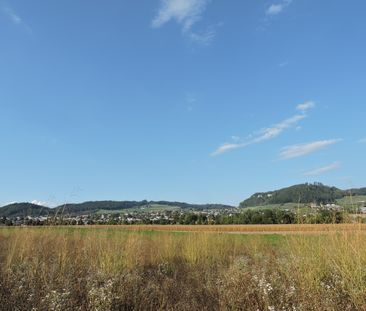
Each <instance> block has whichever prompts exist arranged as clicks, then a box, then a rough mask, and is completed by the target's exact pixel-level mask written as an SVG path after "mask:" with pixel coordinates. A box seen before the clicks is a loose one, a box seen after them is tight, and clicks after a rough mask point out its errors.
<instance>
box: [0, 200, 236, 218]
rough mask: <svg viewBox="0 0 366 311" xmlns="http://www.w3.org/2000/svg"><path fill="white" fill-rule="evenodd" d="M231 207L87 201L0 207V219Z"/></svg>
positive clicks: (166, 202)
mask: <svg viewBox="0 0 366 311" xmlns="http://www.w3.org/2000/svg"><path fill="white" fill-rule="evenodd" d="M231 208H234V207H233V206H229V205H222V204H189V203H184V202H170V201H146V200H144V201H89V202H83V203H68V204H63V205H60V206H58V207H56V208H49V207H45V206H40V205H35V204H32V203H13V204H9V205H6V206H3V207H0V217H18V216H19V217H25V216H33V217H35V216H46V215H55V214H56V215H61V214H62V215H73V216H74V215H81V214H96V213H100V212H103V213H113V212H116V213H120V212H122V211H124V210H140V211H141V212H148V211H156V210H158V209H161V210H166V209H174V210H176V209H182V210H207V209H231Z"/></svg>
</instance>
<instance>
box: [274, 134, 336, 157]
mask: <svg viewBox="0 0 366 311" xmlns="http://www.w3.org/2000/svg"><path fill="white" fill-rule="evenodd" d="M340 141H342V139H330V140H319V141H314V142H311V143H306V144H299V145H293V146H288V147H285V148H283V149H282V151H281V153H280V158H281V159H282V160H287V159H292V158H297V157H301V156H305V155H308V154H310V153H313V152H315V151H318V150H320V149H324V148H326V147H328V146H331V145H334V144H336V143H338V142H340Z"/></svg>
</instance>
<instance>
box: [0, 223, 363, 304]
mask: <svg viewBox="0 0 366 311" xmlns="http://www.w3.org/2000/svg"><path fill="white" fill-rule="evenodd" d="M183 227H184V228H183ZM183 227H179V228H178V229H180V230H176V232H172V231H170V232H166V231H158V230H161V228H160V227H157V228H155V227H148V229H149V230H146V227H128V228H127V229H126V228H125V227H118V226H115V227H108V226H105V227H88V228H71V227H49V228H2V229H0V301H1V304H0V310H366V234H365V232H364V228H363V227H362V226H352V227H349V226H344V227H326V230H324V227H323V228H322V229H321V228H319V227H318V228H314V227H294V226H292V227H291V228H287V230H282V231H281V230H278V231H277V232H282V233H283V232H291V231H294V232H296V233H299V234H268V235H261V234H227V233H223V232H227V231H228V229H227V227H226V226H220V228H221V229H222V230H221V232H216V230H217V226H215V227H208V226H205V231H201V232H193V231H194V230H197V229H199V230H198V231H200V227H196V226H193V227H194V228H193V227H189V226H183ZM234 227H235V228H234ZM234 227H231V228H232V231H231V232H243V231H245V230H247V229H244V227H243V226H234ZM250 227H251V230H253V227H252V226H250ZM164 228H166V227H164ZM207 228H208V230H207ZM281 228H283V227H281ZM304 228H311V229H304ZM335 228H341V229H340V230H335ZM182 229H184V230H182ZM267 229H268V232H272V231H275V230H274V229H278V227H276V228H274V227H273V226H272V227H267ZM295 229H297V230H298V231H296V230H295ZM300 229H302V230H303V231H305V232H307V231H306V230H310V232H312V233H313V234H300V233H301V232H302V231H299V230H300ZM170 230H172V228H170ZM211 230H212V231H213V232H210V231H211ZM262 230H263V229H262ZM182 231H187V232H182ZM206 231H208V232H206ZM247 232H256V231H255V230H254V231H249V230H248V231H247ZM317 232H326V233H324V234H318V233H317Z"/></svg>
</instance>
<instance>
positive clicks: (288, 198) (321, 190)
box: [240, 183, 366, 208]
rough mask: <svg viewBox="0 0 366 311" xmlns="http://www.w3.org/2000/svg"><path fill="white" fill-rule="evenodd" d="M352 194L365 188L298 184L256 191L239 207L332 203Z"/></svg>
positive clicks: (358, 193) (359, 193)
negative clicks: (346, 188) (272, 189)
mask: <svg viewBox="0 0 366 311" xmlns="http://www.w3.org/2000/svg"><path fill="white" fill-rule="evenodd" d="M350 193H352V195H366V188H360V189H350V190H341V189H338V188H336V187H329V186H325V185H323V184H321V183H314V184H308V183H306V184H300V185H294V186H291V187H287V188H283V189H280V190H275V191H269V192H258V193H255V194H253V195H252V196H251V197H250V198H249V199H247V200H244V201H243V202H241V203H240V207H244V208H245V207H252V206H262V205H269V204H285V203H317V204H319V203H324V204H326V203H334V202H335V201H336V200H337V199H341V198H343V197H345V196H349V195H350Z"/></svg>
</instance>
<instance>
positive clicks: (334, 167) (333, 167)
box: [304, 162, 341, 176]
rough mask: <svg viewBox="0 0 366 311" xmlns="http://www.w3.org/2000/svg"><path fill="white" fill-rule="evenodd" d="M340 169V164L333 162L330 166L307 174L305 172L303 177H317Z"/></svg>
mask: <svg viewBox="0 0 366 311" xmlns="http://www.w3.org/2000/svg"><path fill="white" fill-rule="evenodd" d="M340 167H341V163H340V162H333V163H332V164H329V165H327V166H323V167H319V168H317V169H314V170H311V171H309V172H306V173H305V174H304V175H305V176H319V175H322V174H325V173H328V172H331V171H335V170H337V169H339V168H340Z"/></svg>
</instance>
